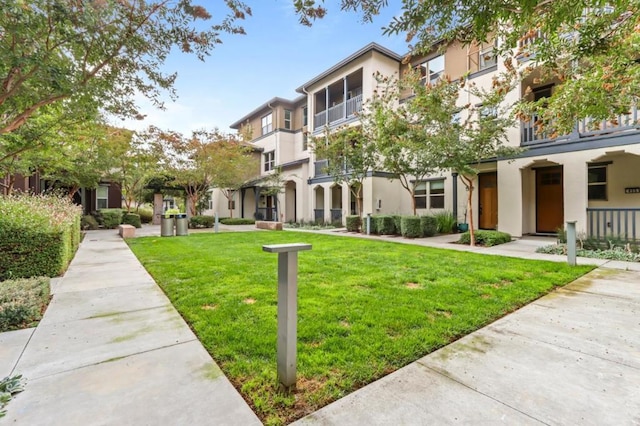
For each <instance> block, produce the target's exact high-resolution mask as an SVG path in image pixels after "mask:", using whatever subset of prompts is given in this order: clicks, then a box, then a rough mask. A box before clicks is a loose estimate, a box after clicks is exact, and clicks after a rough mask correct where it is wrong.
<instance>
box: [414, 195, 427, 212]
mask: <svg viewBox="0 0 640 426" xmlns="http://www.w3.org/2000/svg"><path fill="white" fill-rule="evenodd" d="M415 200H416V208H417V209H426V208H427V197H415Z"/></svg>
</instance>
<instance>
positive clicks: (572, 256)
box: [567, 220, 576, 266]
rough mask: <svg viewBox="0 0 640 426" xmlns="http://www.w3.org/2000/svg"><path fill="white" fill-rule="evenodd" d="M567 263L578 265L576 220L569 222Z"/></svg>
mask: <svg viewBox="0 0 640 426" xmlns="http://www.w3.org/2000/svg"><path fill="white" fill-rule="evenodd" d="M567 263H569V265H571V266H575V265H576V221H575V220H574V221H569V222H567Z"/></svg>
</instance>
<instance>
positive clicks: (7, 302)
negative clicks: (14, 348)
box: [0, 277, 49, 332]
mask: <svg viewBox="0 0 640 426" xmlns="http://www.w3.org/2000/svg"><path fill="white" fill-rule="evenodd" d="M48 303H49V278H44V277H37V278H25V279H17V280H7V281H2V282H0V332H4V331H9V330H17V329H21V328H27V327H33V326H34V325H35V323H36V322H37V321H39V320H40V319H41V318H42V313H43V312H44V309H45V308H46V306H47V304H48Z"/></svg>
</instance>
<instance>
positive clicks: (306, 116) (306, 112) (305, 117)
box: [302, 107, 309, 126]
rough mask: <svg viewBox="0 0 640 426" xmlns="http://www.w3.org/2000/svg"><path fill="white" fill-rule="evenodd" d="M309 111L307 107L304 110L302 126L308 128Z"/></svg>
mask: <svg viewBox="0 0 640 426" xmlns="http://www.w3.org/2000/svg"><path fill="white" fill-rule="evenodd" d="M308 114H309V111H308V110H307V107H304V108H302V125H303V126H306V125H307V124H308V123H309V115H308Z"/></svg>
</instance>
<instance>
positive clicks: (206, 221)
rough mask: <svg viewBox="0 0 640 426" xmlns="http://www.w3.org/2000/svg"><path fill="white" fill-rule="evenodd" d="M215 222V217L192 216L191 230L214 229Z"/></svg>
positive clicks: (190, 220) (190, 221)
mask: <svg viewBox="0 0 640 426" xmlns="http://www.w3.org/2000/svg"><path fill="white" fill-rule="evenodd" d="M215 221H216V218H215V217H214V216H191V218H190V219H189V228H194V229H195V228H213V225H214V224H215Z"/></svg>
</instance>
